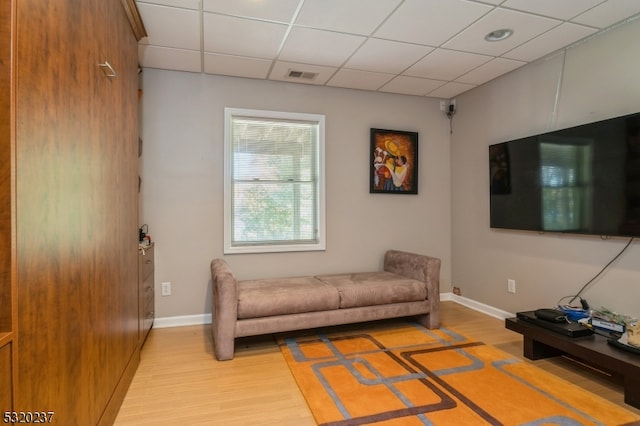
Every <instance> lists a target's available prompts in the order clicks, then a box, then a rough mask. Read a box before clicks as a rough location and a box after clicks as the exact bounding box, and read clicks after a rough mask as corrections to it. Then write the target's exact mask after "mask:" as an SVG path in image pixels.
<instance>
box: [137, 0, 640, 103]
mask: <svg viewBox="0 0 640 426" xmlns="http://www.w3.org/2000/svg"><path fill="white" fill-rule="evenodd" d="M136 4H137V6H138V9H139V11H140V15H141V16H142V20H143V22H144V25H145V27H146V30H147V33H148V37H146V38H144V39H142V40H141V41H140V43H139V57H140V63H141V65H142V66H143V67H149V68H160V69H167V70H177V71H187V72H194V73H207V74H219V75H227V76H235V77H244V78H253V79H263V80H276V81H288V82H294V83H301V84H311V85H325V86H332V87H342V88H350V89H360V90H372V91H378V92H388V93H399V94H407V95H416V96H429V97H435V98H443V99H450V98H453V97H455V96H457V95H459V94H460V93H463V92H465V91H467V90H470V89H472V88H474V87H476V86H478V85H481V84H484V83H486V82H488V81H490V80H492V79H494V78H496V77H498V76H500V75H502V74H505V73H508V72H510V71H512V70H514V69H516V68H519V67H521V66H523V65H525V64H527V63H529V62H532V61H535V60H537V59H540V58H541V57H544V56H546V55H549V54H552V53H553V52H556V51H558V50H560V49H563V48H565V47H567V46H571V45H573V44H575V43H578V42H580V41H581V40H583V39H585V38H589V37H592V36H594V35H596V34H597V33H599V32H602V31H605V30H607V29H608V28H611V27H612V26H615V25H620V24H624V23H625V22H629V21H630V20H633V19H635V18H637V17H638V14H640V0H483V1H471V0H138V1H136ZM498 29H510V30H512V31H513V35H512V36H511V37H509V38H507V39H505V40H502V41H494V42H490V41H486V40H485V38H484V37H485V35H486V34H488V33H490V32H491V31H494V30H498Z"/></svg>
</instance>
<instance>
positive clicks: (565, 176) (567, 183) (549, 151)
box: [540, 141, 591, 231]
mask: <svg viewBox="0 0 640 426" xmlns="http://www.w3.org/2000/svg"><path fill="white" fill-rule="evenodd" d="M540 163H541V165H542V167H541V175H540V177H541V183H542V210H543V217H542V220H543V229H545V230H548V231H579V230H582V229H585V228H587V227H588V226H589V224H590V222H591V217H590V212H589V209H588V206H589V205H591V202H590V201H591V182H590V176H591V143H589V142H578V141H574V143H566V142H565V143H556V142H541V143H540Z"/></svg>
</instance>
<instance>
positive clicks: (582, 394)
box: [280, 322, 640, 426]
mask: <svg viewBox="0 0 640 426" xmlns="http://www.w3.org/2000/svg"><path fill="white" fill-rule="evenodd" d="M280 348H281V350H282V353H283V355H284V358H285V359H286V361H287V364H288V365H289V368H290V369H291V371H292V373H293V375H294V377H295V380H296V382H297V384H298V386H299V387H300V390H301V391H302V393H303V395H304V397H305V399H306V401H307V403H308V404H309V407H310V409H311V411H312V413H313V416H314V418H315V420H316V422H317V423H318V424H319V425H362V424H376V425H402V426H405V425H407V426H409V425H485V424H486V425H567V426H569V425H570V426H573V425H630V424H640V417H639V416H637V415H635V414H634V413H632V412H631V411H629V410H626V409H625V408H623V407H621V406H619V405H616V404H613V403H611V402H609V401H607V400H605V399H602V398H600V397H598V396H597V395H594V394H592V393H590V392H587V391H585V390H583V389H581V388H579V387H577V386H575V385H572V384H571V383H569V382H567V381H565V380H562V379H559V378H558V377H556V376H553V375H551V374H549V373H547V372H545V371H543V370H542V369H540V368H538V367H535V366H534V365H532V364H531V363H528V362H526V361H522V360H520V359H517V358H514V357H513V356H511V355H509V354H507V353H505V352H503V351H501V350H499V349H497V348H495V347H492V346H489V345H485V344H483V343H482V342H478V341H474V340H473V339H470V338H468V337H465V336H463V335H462V334H460V333H458V332H456V331H455V330H453V329H450V328H440V329H438V330H428V329H425V328H424V327H422V326H420V325H418V324H414V323H401V322H397V323H393V325H392V326H387V327H378V328H375V327H374V328H371V329H363V330H355V332H354V331H353V330H351V332H346V333H345V332H341V333H332V334H327V333H323V332H321V331H316V332H313V334H309V335H304V336H302V335H300V334H290V335H289V336H288V337H287V336H286V335H285V336H284V337H282V338H281V339H280Z"/></svg>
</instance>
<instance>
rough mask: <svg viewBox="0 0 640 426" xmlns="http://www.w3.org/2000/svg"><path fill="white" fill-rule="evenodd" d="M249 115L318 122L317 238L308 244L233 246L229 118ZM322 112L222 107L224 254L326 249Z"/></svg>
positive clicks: (323, 120) (323, 125)
mask: <svg viewBox="0 0 640 426" xmlns="http://www.w3.org/2000/svg"><path fill="white" fill-rule="evenodd" d="M236 116H238V117H251V118H265V119H278V120H293V121H295V120H298V121H306V122H310V123H315V124H317V126H318V135H317V136H318V141H317V146H316V150H317V156H318V158H317V162H318V164H317V167H318V171H317V173H318V176H317V177H316V180H317V187H316V190H317V192H318V194H317V200H316V203H317V205H316V214H317V216H318V217H317V220H318V224H317V225H318V229H317V231H316V232H317V239H318V241H317V242H316V243H308V244H272V245H268V244H265V245H247V246H234V245H233V244H232V242H231V223H232V217H231V216H232V211H231V196H232V195H231V180H232V177H231V170H232V164H231V158H232V155H231V138H232V134H231V121H232V119H233V117H236ZM325 174H326V171H325V116H324V115H323V114H309V113H298V112H283V111H267V110H256V109H244V108H229V107H226V108H225V109H224V178H223V184H224V189H223V199H224V206H223V212H224V213H223V219H224V236H223V237H224V238H223V241H224V245H223V253H224V254H240V253H271V252H292V251H324V250H326V195H325V191H326V189H325V185H326V180H325Z"/></svg>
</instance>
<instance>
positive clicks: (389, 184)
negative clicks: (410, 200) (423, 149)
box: [369, 129, 418, 194]
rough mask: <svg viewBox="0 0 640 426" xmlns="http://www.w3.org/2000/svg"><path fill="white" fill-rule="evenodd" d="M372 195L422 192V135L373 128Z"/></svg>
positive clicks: (370, 189) (371, 158)
mask: <svg viewBox="0 0 640 426" xmlns="http://www.w3.org/2000/svg"><path fill="white" fill-rule="evenodd" d="M369 155H370V157H369V158H370V161H371V163H370V164H371V167H370V173H369V192H370V193H372V194H417V193H418V133H417V132H405V131H401V130H385V129H371V148H370V154H369Z"/></svg>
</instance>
